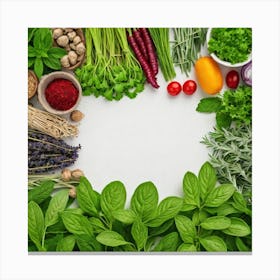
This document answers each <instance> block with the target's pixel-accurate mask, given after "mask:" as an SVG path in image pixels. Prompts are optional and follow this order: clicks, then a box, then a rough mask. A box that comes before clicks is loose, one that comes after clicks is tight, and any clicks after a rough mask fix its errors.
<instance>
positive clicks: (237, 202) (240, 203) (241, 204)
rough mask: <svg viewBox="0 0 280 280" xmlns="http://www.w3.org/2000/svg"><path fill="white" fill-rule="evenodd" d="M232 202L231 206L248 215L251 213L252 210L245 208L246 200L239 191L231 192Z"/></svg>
mask: <svg viewBox="0 0 280 280" xmlns="http://www.w3.org/2000/svg"><path fill="white" fill-rule="evenodd" d="M233 201H234V202H233V204H232V206H233V207H234V208H235V209H237V210H238V211H240V212H243V213H245V214H247V215H249V216H251V215H252V211H251V210H250V209H248V208H247V202H246V200H245V199H244V197H243V195H242V194H241V193H239V192H237V191H236V192H235V193H234V194H233Z"/></svg>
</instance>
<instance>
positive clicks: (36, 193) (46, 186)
mask: <svg viewBox="0 0 280 280" xmlns="http://www.w3.org/2000/svg"><path fill="white" fill-rule="evenodd" d="M53 188H54V182H53V181H51V180H47V181H44V182H42V183H41V184H40V185H39V186H38V187H36V188H34V189H31V190H30V191H28V202H30V201H31V200H33V201H35V202H36V203H38V204H40V203H42V202H43V201H44V200H45V199H47V198H48V197H49V196H50V195H51V193H52V191H53Z"/></svg>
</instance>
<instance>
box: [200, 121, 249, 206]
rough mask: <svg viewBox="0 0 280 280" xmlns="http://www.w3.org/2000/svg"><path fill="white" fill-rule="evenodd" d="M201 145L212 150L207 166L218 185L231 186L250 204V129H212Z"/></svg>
mask: <svg viewBox="0 0 280 280" xmlns="http://www.w3.org/2000/svg"><path fill="white" fill-rule="evenodd" d="M201 143H203V144H205V145H206V147H207V148H209V149H210V150H211V153H210V154H209V158H210V160H209V161H210V163H211V164H212V166H213V167H214V168H215V169H216V171H217V177H218V180H219V182H220V183H221V184H223V183H232V184H233V185H234V186H235V187H236V188H237V189H238V191H239V192H241V193H242V194H243V196H244V197H245V198H246V199H247V200H248V202H251V196H252V127H251V125H245V124H244V125H241V126H233V127H231V128H227V129H226V128H217V127H215V128H214V131H212V132H209V133H208V135H206V136H205V137H203V140H202V141H201Z"/></svg>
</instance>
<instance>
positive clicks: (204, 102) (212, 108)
mask: <svg viewBox="0 0 280 280" xmlns="http://www.w3.org/2000/svg"><path fill="white" fill-rule="evenodd" d="M221 103H222V102H221V99H220V98H219V97H206V98H203V99H201V100H200V101H199V103H198V105H197V107H196V111H197V112H201V113H215V112H218V111H219V109H220V108H221Z"/></svg>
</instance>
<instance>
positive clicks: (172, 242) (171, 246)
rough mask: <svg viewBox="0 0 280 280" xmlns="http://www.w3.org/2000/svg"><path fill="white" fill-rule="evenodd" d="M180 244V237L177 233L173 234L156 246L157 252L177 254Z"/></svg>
mask: <svg viewBox="0 0 280 280" xmlns="http://www.w3.org/2000/svg"><path fill="white" fill-rule="evenodd" d="M178 243H179V235H178V233H177V232H171V233H169V234H167V235H166V236H164V237H163V238H162V239H160V241H159V243H158V244H157V245H156V246H155V248H154V250H153V251H155V252H176V251H177V247H178Z"/></svg>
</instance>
